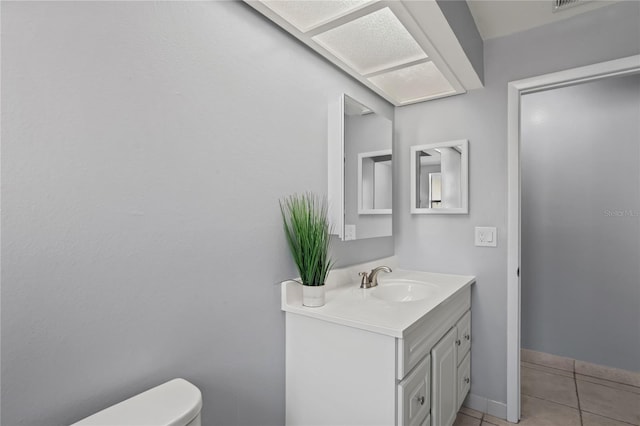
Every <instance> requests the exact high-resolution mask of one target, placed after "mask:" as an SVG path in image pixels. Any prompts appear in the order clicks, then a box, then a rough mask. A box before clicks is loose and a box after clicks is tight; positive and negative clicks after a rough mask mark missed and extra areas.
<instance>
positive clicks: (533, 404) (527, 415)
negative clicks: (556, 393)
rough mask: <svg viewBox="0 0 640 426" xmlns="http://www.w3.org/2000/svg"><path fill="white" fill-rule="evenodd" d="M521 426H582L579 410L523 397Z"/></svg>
mask: <svg viewBox="0 0 640 426" xmlns="http://www.w3.org/2000/svg"><path fill="white" fill-rule="evenodd" d="M518 424H519V425H521V426H580V413H579V412H578V410H577V409H575V408H571V407H567V406H566V405H561V404H556V403H554V402H551V401H545V400H543V399H538V398H533V397H530V396H526V395H522V418H521V419H520V423H518Z"/></svg>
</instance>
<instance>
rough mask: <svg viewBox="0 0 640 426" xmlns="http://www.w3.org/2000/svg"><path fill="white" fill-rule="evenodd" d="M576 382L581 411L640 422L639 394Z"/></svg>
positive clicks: (630, 421) (632, 422) (635, 422)
mask: <svg viewBox="0 0 640 426" xmlns="http://www.w3.org/2000/svg"><path fill="white" fill-rule="evenodd" d="M577 384H578V397H579V398H580V409H581V410H582V411H587V412H589V413H593V414H598V415H601V416H604V417H608V418H610V419H615V420H620V421H623V422H627V423H631V424H634V425H637V424H640V395H638V394H635V393H632V392H627V391H623V390H620V389H614V388H610V387H608V386H602V385H599V384H596V383H591V382H585V381H582V380H578V381H577Z"/></svg>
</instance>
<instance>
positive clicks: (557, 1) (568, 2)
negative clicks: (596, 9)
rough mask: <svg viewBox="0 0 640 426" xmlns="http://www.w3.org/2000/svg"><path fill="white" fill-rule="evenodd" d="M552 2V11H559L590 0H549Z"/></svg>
mask: <svg viewBox="0 0 640 426" xmlns="http://www.w3.org/2000/svg"><path fill="white" fill-rule="evenodd" d="M551 1H552V3H553V11H554V12H559V11H561V10H565V9H568V8H570V7H574V6H580V5H581V4H585V3H589V1H590V0H551Z"/></svg>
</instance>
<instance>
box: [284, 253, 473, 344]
mask: <svg viewBox="0 0 640 426" xmlns="http://www.w3.org/2000/svg"><path fill="white" fill-rule="evenodd" d="M385 260H386V259H385ZM383 262H384V260H382V261H376V262H373V267H375V266H380V265H389V266H391V267H392V268H393V272H391V273H380V274H379V275H378V282H379V284H381V285H383V284H384V283H385V282H388V281H392V280H415V281H422V282H426V283H429V284H432V285H431V286H430V287H431V288H432V289H434V290H433V292H432V294H431V295H430V296H429V297H427V298H425V299H422V300H416V301H411V302H389V301H385V300H381V299H378V298H376V297H374V296H373V295H372V290H374V289H375V287H374V288H371V289H360V288H359V287H360V282H359V281H358V280H357V272H356V271H358V270H362V271H366V270H369V269H371V267H372V266H371V265H372V262H370V263H367V264H363V265H356V266H355V267H349V268H343V269H338V270H335V271H332V276H330V278H333V279H332V280H330V281H331V282H330V283H329V282H328V283H327V286H326V303H325V305H324V306H322V307H319V308H308V307H306V306H303V305H302V285H301V284H299V283H297V282H295V281H285V282H283V283H282V310H283V311H285V312H291V313H295V314H299V315H305V316H308V317H312V318H317V319H321V320H325V321H329V322H333V323H336V324H342V325H346V326H350V327H355V328H359V329H362V330H368V331H372V332H374V333H379V334H384V335H387V336H392V337H398V338H402V337H404V333H405V332H406V331H407V329H408V328H409V327H410V326H411V325H413V324H414V323H415V322H416V321H418V320H419V319H421V318H422V317H424V316H425V315H427V314H428V313H429V312H431V311H432V310H433V309H434V308H436V307H437V306H440V305H441V304H442V303H444V302H445V301H447V300H448V299H450V298H451V297H453V296H455V295H456V294H458V293H459V292H461V291H462V290H463V289H465V288H466V287H469V286H470V285H471V284H473V283H474V282H475V277H474V276H470V275H450V274H439V273H433V272H420V271H407V270H399V269H397V268H394V267H393V263H395V262H394V259H393V258H389V260H388V262H389V263H383ZM354 276H355V278H354Z"/></svg>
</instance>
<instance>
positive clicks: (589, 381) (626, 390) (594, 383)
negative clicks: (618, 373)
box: [575, 374, 640, 394]
mask: <svg viewBox="0 0 640 426" xmlns="http://www.w3.org/2000/svg"><path fill="white" fill-rule="evenodd" d="M581 375H582V376H585V375H584V374H581ZM585 377H586V379H583V378H578V377H576V378H575V379H576V382H578V381H580V382H585V383H591V384H592V385H600V386H602V387H605V388H609V389H614V390H618V391H621V392H627V393H635V394H640V388H639V387H637V386H633V385H625V384H624V383H619V382H612V381H611V380H607V379H601V378H599V377H595V376H585ZM589 378H592V379H596V380H599V381H595V382H592V381H591V380H589ZM603 381H604V382H609V383H615V384H617V385H624V386H629V387H632V388H636V389H638V390H637V391H635V392H634V391H632V390H629V389H623V388H619V387H615V386H614V385H610V384H607V383H602V382H603ZM576 387H578V384H577V383H576Z"/></svg>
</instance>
